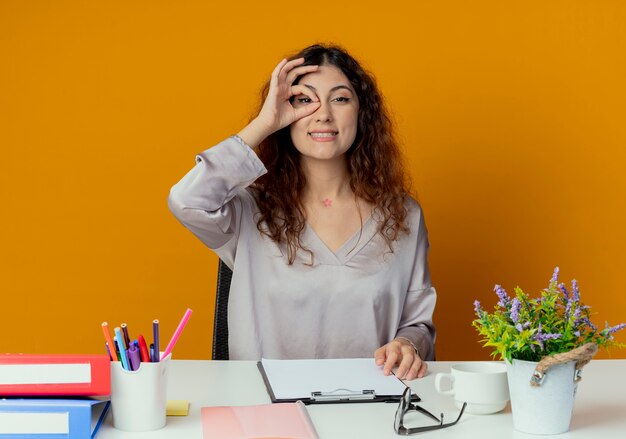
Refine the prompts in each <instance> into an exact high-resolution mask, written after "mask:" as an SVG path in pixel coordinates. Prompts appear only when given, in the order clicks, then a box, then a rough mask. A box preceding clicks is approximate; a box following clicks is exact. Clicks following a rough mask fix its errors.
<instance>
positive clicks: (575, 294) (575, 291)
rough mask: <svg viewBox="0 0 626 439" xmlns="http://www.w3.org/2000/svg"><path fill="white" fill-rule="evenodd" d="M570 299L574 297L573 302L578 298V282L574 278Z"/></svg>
mask: <svg viewBox="0 0 626 439" xmlns="http://www.w3.org/2000/svg"><path fill="white" fill-rule="evenodd" d="M572 299H574V301H575V302H578V301H579V300H580V291H578V282H577V281H576V279H574V280H572Z"/></svg>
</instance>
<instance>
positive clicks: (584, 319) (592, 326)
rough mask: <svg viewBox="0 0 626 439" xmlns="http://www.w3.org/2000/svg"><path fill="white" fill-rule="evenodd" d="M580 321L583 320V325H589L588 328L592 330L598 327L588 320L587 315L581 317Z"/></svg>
mask: <svg viewBox="0 0 626 439" xmlns="http://www.w3.org/2000/svg"><path fill="white" fill-rule="evenodd" d="M582 322H583V323H584V324H585V325H587V326H589V328H590V329H591V330H592V331H595V330H596V329H598V327H597V326H596V325H594V324H593V323H592V322H591V320H589V319H588V318H587V317H583V319H582Z"/></svg>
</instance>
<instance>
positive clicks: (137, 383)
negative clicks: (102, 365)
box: [111, 355, 171, 431]
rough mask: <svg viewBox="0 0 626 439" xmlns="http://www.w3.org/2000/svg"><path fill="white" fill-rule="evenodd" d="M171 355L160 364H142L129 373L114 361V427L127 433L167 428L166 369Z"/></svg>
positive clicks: (112, 380) (112, 365)
mask: <svg viewBox="0 0 626 439" xmlns="http://www.w3.org/2000/svg"><path fill="white" fill-rule="evenodd" d="M170 358H171V356H170V355H168V356H167V357H165V358H164V359H163V360H161V361H159V362H158V363H141V366H139V369H137V370H135V371H129V370H125V369H124V368H122V365H121V363H120V362H119V361H112V362H111V410H112V412H113V426H114V427H115V428H117V429H119V430H125V431H152V430H158V429H159V428H163V427H165V420H166V418H165V416H166V414H165V412H166V405H167V370H168V365H169V362H170Z"/></svg>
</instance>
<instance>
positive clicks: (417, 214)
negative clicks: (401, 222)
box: [404, 194, 422, 222]
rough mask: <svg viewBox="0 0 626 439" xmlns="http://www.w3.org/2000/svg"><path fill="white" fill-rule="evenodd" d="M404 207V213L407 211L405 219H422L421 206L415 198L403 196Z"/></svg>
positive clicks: (408, 195)
mask: <svg viewBox="0 0 626 439" xmlns="http://www.w3.org/2000/svg"><path fill="white" fill-rule="evenodd" d="M404 207H405V208H406V211H407V217H408V218H409V219H410V220H412V219H414V218H417V219H419V218H421V217H422V206H421V205H420V203H419V202H418V201H417V200H416V199H415V198H413V196H412V195H410V194H407V195H406V196H405V198H404ZM411 222H412V221H411Z"/></svg>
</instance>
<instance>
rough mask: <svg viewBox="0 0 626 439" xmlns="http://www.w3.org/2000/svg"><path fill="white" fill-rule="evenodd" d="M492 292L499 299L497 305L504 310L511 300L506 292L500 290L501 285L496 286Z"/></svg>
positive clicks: (502, 289)
mask: <svg viewBox="0 0 626 439" xmlns="http://www.w3.org/2000/svg"><path fill="white" fill-rule="evenodd" d="M493 290H494V291H495V292H496V294H497V295H498V298H499V299H500V301H499V302H498V305H499V306H501V307H502V308H506V306H507V305H508V304H509V303H510V302H511V298H510V297H509V295H508V294H507V293H506V291H504V288H502V286H501V285H496V286H495V287H494V289H493Z"/></svg>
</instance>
